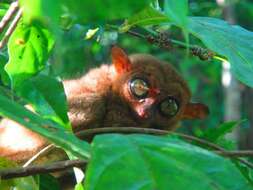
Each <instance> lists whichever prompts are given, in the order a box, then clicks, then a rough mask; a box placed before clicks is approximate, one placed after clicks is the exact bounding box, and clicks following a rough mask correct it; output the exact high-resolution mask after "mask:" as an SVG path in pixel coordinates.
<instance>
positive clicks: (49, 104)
mask: <svg viewBox="0 0 253 190" xmlns="http://www.w3.org/2000/svg"><path fill="white" fill-rule="evenodd" d="M16 91H17V94H18V95H20V96H21V97H23V98H25V99H26V100H27V101H28V103H29V104H31V105H32V106H33V108H34V109H35V111H36V112H37V113H39V114H40V115H42V116H43V117H44V118H46V119H52V120H54V121H56V122H59V123H60V124H62V126H65V127H67V128H69V129H70V128H71V126H70V122H69V119H68V116H67V100H66V96H65V93H64V89H63V84H62V82H61V81H59V80H57V79H56V78H54V77H50V76H46V75H42V74H41V75H37V76H35V77H32V78H30V79H28V80H26V81H25V82H23V83H22V84H21V85H20V86H18V87H17V89H16Z"/></svg>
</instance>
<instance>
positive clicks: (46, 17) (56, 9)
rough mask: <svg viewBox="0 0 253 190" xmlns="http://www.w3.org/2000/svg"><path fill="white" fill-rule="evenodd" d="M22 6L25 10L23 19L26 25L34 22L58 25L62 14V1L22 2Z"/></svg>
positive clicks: (36, 0) (20, 2)
mask: <svg viewBox="0 0 253 190" xmlns="http://www.w3.org/2000/svg"><path fill="white" fill-rule="evenodd" d="M19 4H20V6H21V7H22V8H23V15H22V16H23V19H24V22H25V23H26V24H30V23H31V22H32V21H34V20H36V21H42V22H48V21H51V22H53V23H54V24H57V23H58V22H59V19H60V14H61V4H60V0H54V1H51V0H32V1H30V0H20V1H19Z"/></svg>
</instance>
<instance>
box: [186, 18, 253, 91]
mask: <svg viewBox="0 0 253 190" xmlns="http://www.w3.org/2000/svg"><path fill="white" fill-rule="evenodd" d="M188 27H189V31H190V32H191V33H193V34H194V35H195V36H196V37H197V38H199V39H200V40H201V41H202V42H203V43H204V44H205V45H206V46H207V47H208V48H209V49H211V50H213V51H214V52H216V53H218V54H220V55H223V56H225V57H226V58H227V59H228V61H229V62H230V63H231V70H232V73H233V74H234V75H235V76H236V77H237V79H239V80H240V81H241V82H243V83H244V84H246V85H249V86H251V87H253V77H252V76H253V54H252V52H253V32H250V31H248V30H246V29H244V28H242V27H240V26H233V25H230V24H228V23H227V22H225V21H223V20H219V19H216V18H208V17H190V18H189V24H188Z"/></svg>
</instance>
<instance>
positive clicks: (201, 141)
mask: <svg viewBox="0 0 253 190" xmlns="http://www.w3.org/2000/svg"><path fill="white" fill-rule="evenodd" d="M102 133H124V134H130V133H141V134H152V135H167V134H174V135H177V136H179V137H182V138H184V139H185V140H188V141H195V142H197V143H199V144H202V145H205V146H208V147H209V148H212V149H214V150H216V151H219V152H222V153H221V154H222V155H224V156H227V157H231V153H230V152H229V151H227V150H226V149H224V148H222V147H220V146H219V145H217V144H214V143H212V142H209V141H206V140H204V139H200V138H197V137H194V136H191V135H186V134H181V133H176V132H171V131H165V130H160V129H150V128H136V127H108V128H95V129H86V130H83V131H80V132H78V133H76V135H77V136H78V137H79V138H82V139H83V138H84V139H87V138H88V139H89V138H90V137H91V136H94V135H96V134H102ZM247 156H248V155H247ZM233 157H234V156H233ZM235 159H236V160H238V161H239V162H241V163H243V164H245V165H246V166H248V167H250V168H252V169H253V163H251V162H248V161H247V160H244V159H242V158H235Z"/></svg>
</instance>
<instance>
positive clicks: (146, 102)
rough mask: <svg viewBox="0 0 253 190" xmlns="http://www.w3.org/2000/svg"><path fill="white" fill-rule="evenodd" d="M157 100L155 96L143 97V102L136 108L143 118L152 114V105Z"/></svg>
mask: <svg viewBox="0 0 253 190" xmlns="http://www.w3.org/2000/svg"><path fill="white" fill-rule="evenodd" d="M155 102H156V99H155V98H153V97H150V98H145V99H143V100H142V104H141V105H138V106H137V107H136V108H135V109H136V112H137V114H138V116H139V117H140V118H142V119H147V118H149V117H150V116H151V114H152V107H153V104H154V103H155Z"/></svg>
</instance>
